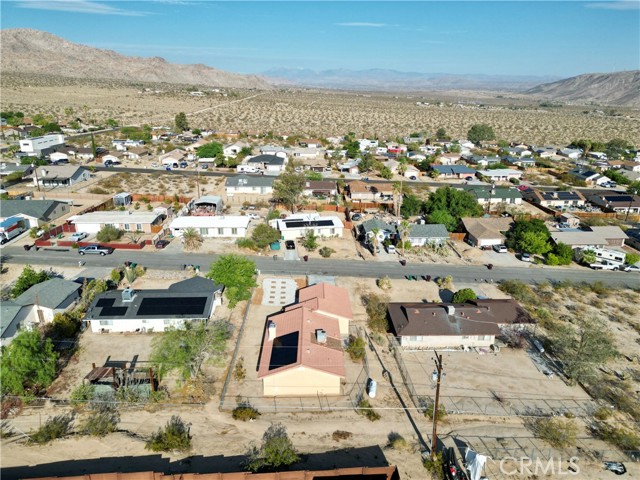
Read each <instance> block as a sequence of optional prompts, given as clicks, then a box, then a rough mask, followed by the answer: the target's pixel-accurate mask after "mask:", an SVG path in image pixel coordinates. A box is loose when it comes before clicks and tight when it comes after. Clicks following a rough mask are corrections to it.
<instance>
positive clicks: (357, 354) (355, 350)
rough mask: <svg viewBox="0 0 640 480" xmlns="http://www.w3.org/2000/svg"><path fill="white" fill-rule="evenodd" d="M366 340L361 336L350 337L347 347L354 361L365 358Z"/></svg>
mask: <svg viewBox="0 0 640 480" xmlns="http://www.w3.org/2000/svg"><path fill="white" fill-rule="evenodd" d="M364 346H365V343H364V340H363V339H362V338H360V337H353V335H351V336H350V337H349V346H348V347H347V353H348V354H349V356H350V357H351V360H353V361H360V360H362V359H363V358H364V354H365V350H364Z"/></svg>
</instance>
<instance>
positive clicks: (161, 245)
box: [155, 240, 169, 249]
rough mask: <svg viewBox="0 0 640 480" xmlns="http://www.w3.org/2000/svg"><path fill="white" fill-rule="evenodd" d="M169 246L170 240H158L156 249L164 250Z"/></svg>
mask: <svg viewBox="0 0 640 480" xmlns="http://www.w3.org/2000/svg"><path fill="white" fill-rule="evenodd" d="M167 245H169V240H158V241H157V242H156V243H155V247H156V248H157V249H162V248H164V247H166V246H167Z"/></svg>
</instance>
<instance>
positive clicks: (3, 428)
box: [0, 420, 16, 440]
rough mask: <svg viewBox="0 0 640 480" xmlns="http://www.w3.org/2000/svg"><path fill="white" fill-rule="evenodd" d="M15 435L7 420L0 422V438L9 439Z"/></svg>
mask: <svg viewBox="0 0 640 480" xmlns="http://www.w3.org/2000/svg"><path fill="white" fill-rule="evenodd" d="M15 435H16V431H15V430H14V429H13V427H12V426H11V424H10V423H9V422H8V421H7V420H2V421H0V438H1V439H3V440H4V439H5V438H11V437H14V436H15Z"/></svg>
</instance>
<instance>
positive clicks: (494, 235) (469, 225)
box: [462, 217, 514, 247]
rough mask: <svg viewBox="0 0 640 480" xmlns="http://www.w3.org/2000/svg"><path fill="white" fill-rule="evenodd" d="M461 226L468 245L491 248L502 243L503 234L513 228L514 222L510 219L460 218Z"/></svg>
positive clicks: (503, 239)
mask: <svg viewBox="0 0 640 480" xmlns="http://www.w3.org/2000/svg"><path fill="white" fill-rule="evenodd" d="M462 224H463V225H464V228H465V230H466V232H467V238H466V241H467V243H468V244H469V245H471V246H474V247H491V246H493V245H502V244H503V243H504V241H505V236H504V232H508V231H509V230H510V229H511V227H513V225H514V222H513V218H511V217H499V218H492V217H489V218H485V217H481V218H475V217H464V218H462Z"/></svg>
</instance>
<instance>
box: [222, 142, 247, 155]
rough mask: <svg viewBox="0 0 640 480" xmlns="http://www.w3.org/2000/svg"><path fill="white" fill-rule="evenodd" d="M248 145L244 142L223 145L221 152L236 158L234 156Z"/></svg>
mask: <svg viewBox="0 0 640 480" xmlns="http://www.w3.org/2000/svg"><path fill="white" fill-rule="evenodd" d="M247 147H250V145H249V144H248V143H246V142H236V143H232V144H231V145H227V146H225V147H223V149H222V154H223V155H224V156H225V157H230V158H236V156H237V155H238V154H239V153H240V152H241V151H242V149H243V148H247Z"/></svg>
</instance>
